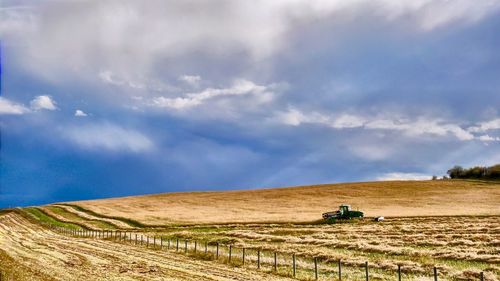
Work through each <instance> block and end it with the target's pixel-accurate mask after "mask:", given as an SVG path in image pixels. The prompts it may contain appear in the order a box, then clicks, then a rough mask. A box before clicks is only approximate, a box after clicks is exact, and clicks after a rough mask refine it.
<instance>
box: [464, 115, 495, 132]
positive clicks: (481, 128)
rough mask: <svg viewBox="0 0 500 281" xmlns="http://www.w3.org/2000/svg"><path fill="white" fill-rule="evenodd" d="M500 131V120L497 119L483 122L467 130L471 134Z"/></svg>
mask: <svg viewBox="0 0 500 281" xmlns="http://www.w3.org/2000/svg"><path fill="white" fill-rule="evenodd" d="M498 129H500V118H496V119H493V120H490V121H486V122H481V123H479V124H478V125H477V126H473V127H470V128H468V129H467V130H468V131H469V132H473V133H479V132H486V131H489V130H498Z"/></svg>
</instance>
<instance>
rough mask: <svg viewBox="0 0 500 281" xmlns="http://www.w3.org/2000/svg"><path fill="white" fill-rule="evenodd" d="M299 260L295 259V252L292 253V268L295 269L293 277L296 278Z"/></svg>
mask: <svg viewBox="0 0 500 281" xmlns="http://www.w3.org/2000/svg"><path fill="white" fill-rule="evenodd" d="M296 266H297V261H296V260H295V253H293V254H292V270H293V278H295V274H296V273H297V267H296Z"/></svg>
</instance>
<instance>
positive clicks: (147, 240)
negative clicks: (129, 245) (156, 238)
mask: <svg viewBox="0 0 500 281" xmlns="http://www.w3.org/2000/svg"><path fill="white" fill-rule="evenodd" d="M148 247H149V236H146V248H148Z"/></svg>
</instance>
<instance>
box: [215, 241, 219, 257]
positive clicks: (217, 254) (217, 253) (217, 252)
mask: <svg viewBox="0 0 500 281" xmlns="http://www.w3.org/2000/svg"><path fill="white" fill-rule="evenodd" d="M215 257H216V258H217V259H219V242H217V251H216V254H215Z"/></svg>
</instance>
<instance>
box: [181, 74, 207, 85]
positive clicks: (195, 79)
mask: <svg viewBox="0 0 500 281" xmlns="http://www.w3.org/2000/svg"><path fill="white" fill-rule="evenodd" d="M178 79H179V80H180V81H184V82H186V83H188V84H189V85H192V86H197V85H198V83H199V82H200V81H201V77H200V76H199V75H182V76H180V77H179V78H178Z"/></svg>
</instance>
